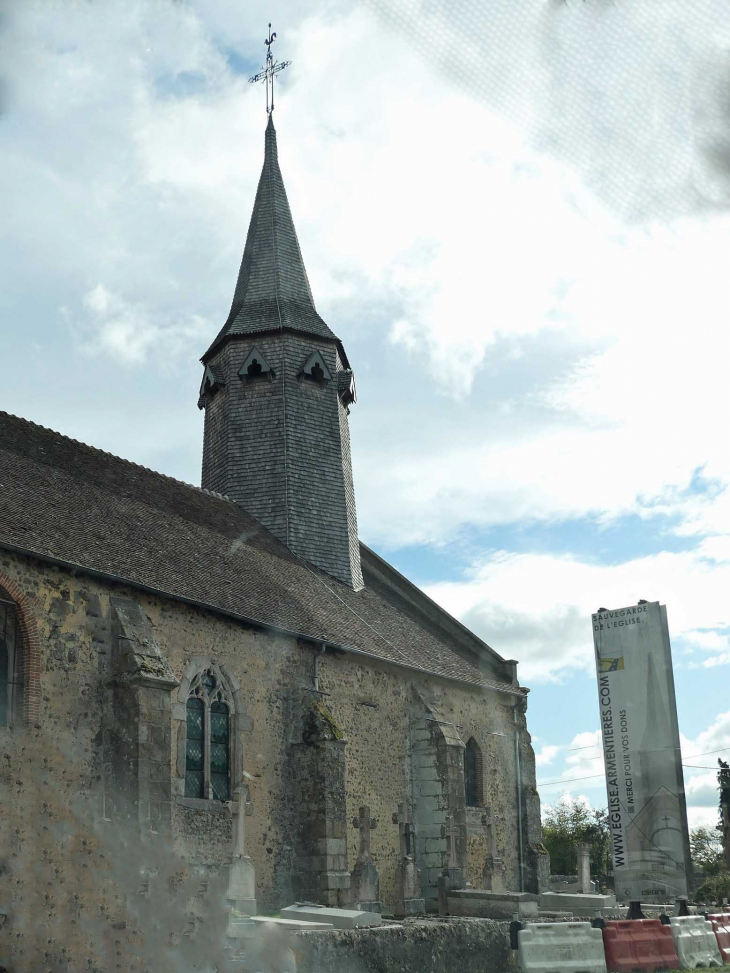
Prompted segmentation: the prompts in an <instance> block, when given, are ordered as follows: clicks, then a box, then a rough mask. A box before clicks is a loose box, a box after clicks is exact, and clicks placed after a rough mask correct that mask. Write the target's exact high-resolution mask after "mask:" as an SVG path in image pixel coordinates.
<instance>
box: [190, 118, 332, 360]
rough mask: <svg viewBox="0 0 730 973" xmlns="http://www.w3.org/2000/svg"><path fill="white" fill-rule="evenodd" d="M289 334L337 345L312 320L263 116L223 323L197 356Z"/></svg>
mask: <svg viewBox="0 0 730 973" xmlns="http://www.w3.org/2000/svg"><path fill="white" fill-rule="evenodd" d="M280 328H291V329H292V330H294V331H304V332H306V333H307V334H311V335H316V336H318V337H321V338H328V339H329V340H330V341H337V340H338V339H337V337H336V335H334V334H333V333H332V331H330V329H329V328H328V326H327V325H326V324H325V322H324V321H323V320H322V318H321V317H320V316H319V314H317V311H316V309H315V306H314V298H313V297H312V291H311V289H310V286H309V279H308V277H307V271H306V270H305V267H304V261H303V260H302V254H301V250H300V249H299V241H298V240H297V234H296V230H295V229H294V221H293V220H292V215H291V210H290V209H289V202H288V200H287V198H286V189H285V188H284V180H283V179H282V176H281V169H280V168H279V160H278V153H277V148H276V130H275V129H274V122H273V117H272V116H271V115H269V123H268V125H267V127H266V136H265V151H264V167H263V169H262V170H261V178H260V179H259V185H258V189H257V190H256V199H255V202H254V206H253V212H252V214H251V222H250V224H249V227H248V236H247V237H246V247H245V249H244V251H243V260H242V261H241V269H240V271H239V274H238V282H237V284H236V290H235V293H234V295H233V304H232V305H231V311H230V314H229V315H228V320H227V321H226V323H225V324H224V325H223V327H222V328H221V330H220V332H219V333H218V335H217V336H216V338H215V340H214V341H213V344H212V345H211V346H210V348H209V349H208V351H207V352H206V353H205V355H204V356H203V360H204V361H205V360H207V359H208V358H209V357H210V355H211V353H212V352H213V351H214V350H215V348H217V347H218V345H219V344H220V342H221V341H222V340H223V339H224V338H226V337H227V336H235V335H245V334H256V333H258V332H263V331H278V330H279V329H280Z"/></svg>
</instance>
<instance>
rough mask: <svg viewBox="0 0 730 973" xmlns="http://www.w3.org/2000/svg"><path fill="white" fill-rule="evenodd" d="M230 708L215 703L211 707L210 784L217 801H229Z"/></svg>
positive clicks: (223, 704)
mask: <svg viewBox="0 0 730 973" xmlns="http://www.w3.org/2000/svg"><path fill="white" fill-rule="evenodd" d="M229 740H230V735H229V732H228V707H227V706H226V704H225V703H220V702H215V703H213V704H212V705H211V707H210V783H211V787H212V789H213V798H214V800H216V801H227V800H228V799H229V796H230V795H229V786H228V778H229V770H230V767H229Z"/></svg>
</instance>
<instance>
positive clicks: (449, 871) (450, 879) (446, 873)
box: [438, 814, 464, 916]
mask: <svg viewBox="0 0 730 973" xmlns="http://www.w3.org/2000/svg"><path fill="white" fill-rule="evenodd" d="M446 820H447V824H446V825H445V826H444V829H443V832H442V835H443V837H444V838H446V841H447V843H448V844H447V848H448V854H447V865H446V868H444V870H443V871H442V872H441V875H440V876H439V880H438V893H439V913H440V914H441V915H443V916H446V915H448V914H449V906H448V894H449V892H450V891H451V890H452V889H462V888H463V887H464V876H463V874H462V871H461V869H460V868H459V857H458V854H457V850H456V842H457V839H458V838H460V837H461V830H460V829H459V826H458V825H457V824H456V821H455V820H454V815H453V814H450V815H449V816H448V818H447V819H446Z"/></svg>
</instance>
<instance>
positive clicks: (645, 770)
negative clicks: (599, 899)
mask: <svg viewBox="0 0 730 973" xmlns="http://www.w3.org/2000/svg"><path fill="white" fill-rule="evenodd" d="M592 619H593V641H594V645H595V650H596V672H597V677H598V702H599V707H600V721H601V733H602V736H603V758H604V763H605V767H606V793H607V797H608V812H609V824H610V828H611V844H612V850H613V863H614V869H615V882H616V895H617V897H618V898H619V900H620V901H623V902H629V901H632V900H639V901H644V902H672V901H673V900H674V899H675V898H676V897H677V896H680V895H687V888H688V875H689V867H690V864H689V863H690V858H689V830H688V828H687V805H686V801H685V795H684V776H683V773H682V757H681V753H680V749H679V727H678V724H677V704H676V700H675V696H674V674H673V671H672V654H671V648H670V645H669V628H668V625H667V612H666V608H665V607H664V606H663V605H660V604H659V602H646V603H644V604H638V605H632V606H630V607H629V608H618V609H615V610H613V611H600V612H596V614H595V615H593V616H592Z"/></svg>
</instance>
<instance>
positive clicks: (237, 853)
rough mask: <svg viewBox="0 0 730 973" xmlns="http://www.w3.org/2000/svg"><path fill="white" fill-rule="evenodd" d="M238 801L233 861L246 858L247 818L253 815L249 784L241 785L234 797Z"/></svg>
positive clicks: (234, 828) (235, 814) (235, 813)
mask: <svg viewBox="0 0 730 973" xmlns="http://www.w3.org/2000/svg"><path fill="white" fill-rule="evenodd" d="M234 796H235V797H236V799H237V805H236V810H235V812H234V817H235V823H234V827H233V860H234V861H235V860H236V859H237V858H245V857H246V818H247V817H249V815H251V814H253V804H252V803H251V792H250V791H249V789H248V784H243V783H242V784H241V785H240V786H239V787H238V789H237V790H236V793H235V795H234Z"/></svg>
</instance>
